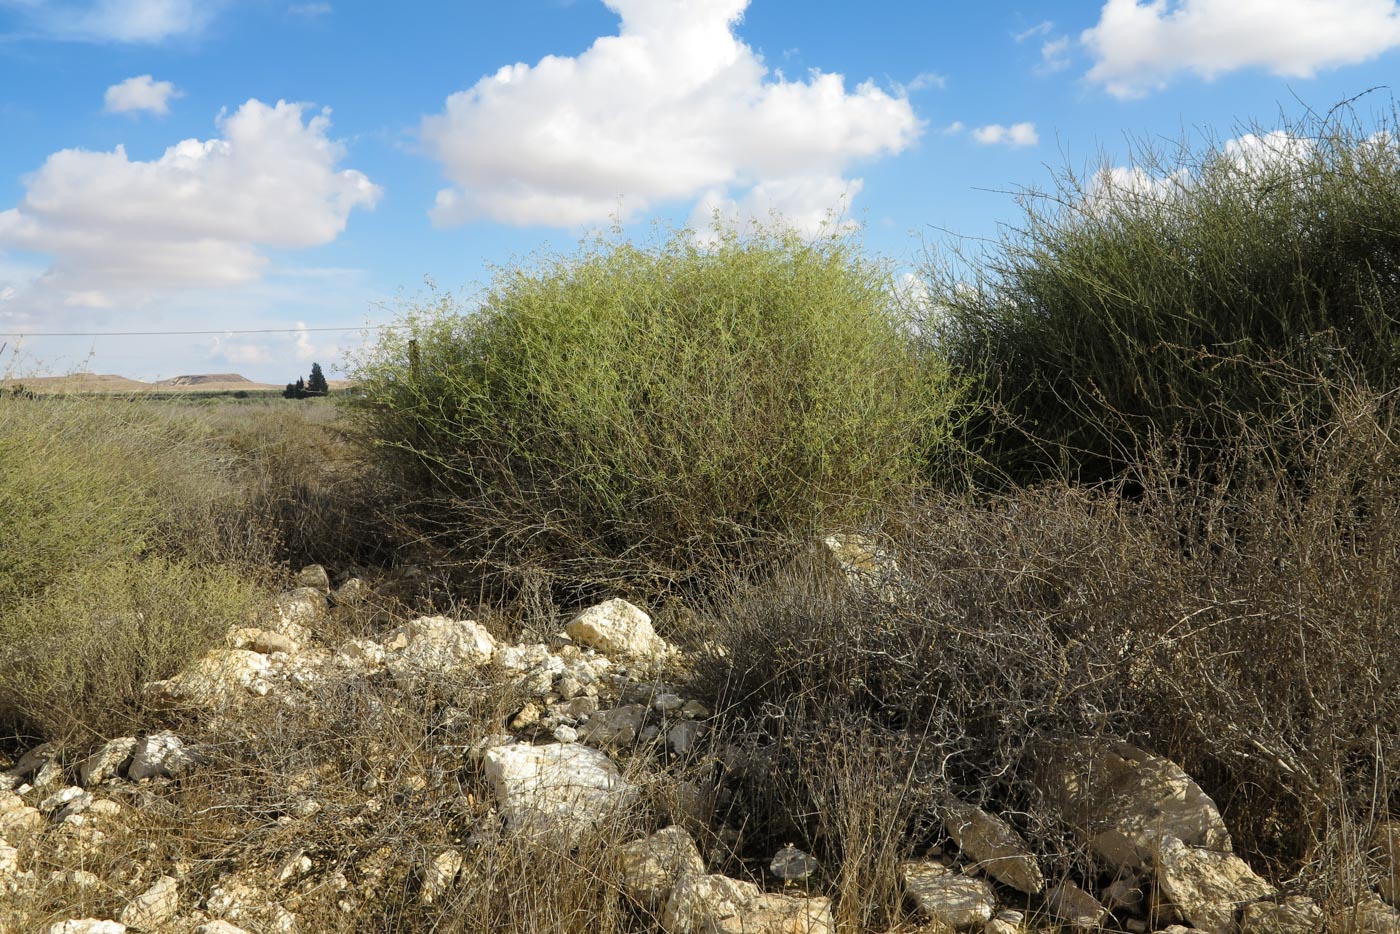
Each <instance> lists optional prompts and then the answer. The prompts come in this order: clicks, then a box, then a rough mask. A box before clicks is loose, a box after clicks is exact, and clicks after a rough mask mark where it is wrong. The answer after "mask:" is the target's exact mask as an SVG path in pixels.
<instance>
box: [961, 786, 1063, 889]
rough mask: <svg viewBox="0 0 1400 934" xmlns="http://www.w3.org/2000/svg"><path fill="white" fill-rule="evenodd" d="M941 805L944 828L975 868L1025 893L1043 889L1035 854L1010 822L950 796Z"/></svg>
mask: <svg viewBox="0 0 1400 934" xmlns="http://www.w3.org/2000/svg"><path fill="white" fill-rule="evenodd" d="M944 807H945V814H944V818H943V827H944V829H946V830H947V831H948V836H950V837H952V839H953V842H954V843H956V844H957V846H958V849H959V850H961V851H962V852H963V853H964V854H965V855H966V856H967V857H968V858H969V859H972V860H975V861H976V865H975V868H976V869H978V870H980V871H982V872H984V873H986V874H987V875H989V876H991V877H992V878H993V879H995V880H997V881H998V882H1000V883H1001V884H1002V885H1007V886H1010V887H1011V888H1013V889H1016V890H1017V891H1018V892H1025V893H1027V894H1028V895H1035V894H1038V893H1039V892H1040V891H1041V890H1042V889H1044V888H1045V876H1044V875H1042V874H1041V871H1040V865H1039V864H1038V863H1037V862H1036V859H1035V854H1033V853H1032V852H1031V849H1030V845H1029V844H1027V843H1026V841H1025V838H1023V837H1022V836H1021V835H1020V834H1019V833H1017V832H1016V831H1015V829H1014V828H1012V826H1011V825H1010V824H1008V823H1007V822H1006V821H1004V820H1002V819H1001V818H1000V817H997V816H996V815H994V814H989V813H988V812H986V811H984V810H982V809H981V808H979V807H974V806H973V805H971V804H966V803H964V802H962V801H957V800H953V799H949V800H948V801H946V802H944Z"/></svg>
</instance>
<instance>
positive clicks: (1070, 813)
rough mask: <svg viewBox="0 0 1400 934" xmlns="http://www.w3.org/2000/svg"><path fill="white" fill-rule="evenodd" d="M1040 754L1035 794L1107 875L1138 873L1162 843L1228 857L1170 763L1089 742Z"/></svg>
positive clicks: (1214, 816) (1212, 810) (1196, 796)
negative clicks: (1046, 800)
mask: <svg viewBox="0 0 1400 934" xmlns="http://www.w3.org/2000/svg"><path fill="white" fill-rule="evenodd" d="M1041 755H1042V758H1041V768H1040V772H1039V775H1038V776H1037V779H1038V780H1037V784H1038V786H1039V787H1040V789H1041V791H1042V792H1043V793H1044V794H1045V795H1046V796H1047V797H1048V798H1049V799H1050V800H1051V801H1052V802H1054V803H1055V804H1056V805H1057V806H1058V807H1059V808H1060V811H1061V814H1062V815H1063V816H1064V818H1065V820H1066V821H1068V822H1069V824H1070V825H1071V826H1072V827H1074V829H1075V830H1076V831H1078V832H1079V834H1080V835H1081V837H1082V838H1083V839H1084V840H1085V841H1086V842H1087V843H1088V844H1089V845H1090V847H1091V849H1092V850H1093V852H1094V855H1096V856H1097V857H1098V858H1099V859H1101V860H1103V861H1104V862H1105V863H1106V864H1107V865H1108V867H1109V868H1110V869H1114V870H1124V869H1126V870H1134V869H1139V868H1141V867H1142V866H1144V865H1145V864H1146V862H1147V861H1148V860H1149V859H1150V857H1151V855H1152V853H1153V852H1154V851H1155V850H1156V848H1157V841H1159V840H1160V839H1162V838H1163V837H1166V836H1172V837H1176V838H1177V839H1179V840H1181V841H1182V842H1184V843H1186V844H1187V845H1190V846H1204V847H1208V848H1210V849H1212V850H1218V851H1221V852H1229V850H1230V846H1231V843H1230V834H1229V832H1228V830H1227V829H1226V827H1225V822H1224V820H1222V819H1221V817H1220V811H1219V810H1218V809H1217V808H1216V806H1215V802H1214V801H1212V800H1211V799H1210V797H1209V796H1208V795H1207V794H1206V793H1205V792H1204V791H1202V790H1201V787H1200V786H1199V785H1197V784H1196V783H1195V782H1194V781H1192V780H1191V777H1190V776H1189V775H1187V774H1186V773H1185V772H1184V771H1182V770H1181V767H1180V766H1178V765H1176V763H1174V762H1172V761H1170V760H1168V759H1164V758H1162V757H1161V756H1156V755H1153V754H1152V753H1149V752H1145V751H1144V750H1141V749H1138V748H1137V747H1136V746H1132V745H1130V744H1128V743H1123V742H1106V743H1100V742H1096V741H1094V740H1068V741H1062V742H1058V743H1053V744H1047V745H1046V746H1045V747H1043V748H1042V749H1041Z"/></svg>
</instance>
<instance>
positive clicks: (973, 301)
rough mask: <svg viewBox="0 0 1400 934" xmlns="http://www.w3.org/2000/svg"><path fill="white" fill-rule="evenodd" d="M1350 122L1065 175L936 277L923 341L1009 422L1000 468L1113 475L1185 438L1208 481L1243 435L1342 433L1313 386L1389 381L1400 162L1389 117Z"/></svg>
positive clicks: (1396, 294) (1399, 338) (1396, 340)
mask: <svg viewBox="0 0 1400 934" xmlns="http://www.w3.org/2000/svg"><path fill="white" fill-rule="evenodd" d="M1347 113H1349V112H1348V111H1345V110H1344V111H1340V112H1338V113H1335V114H1332V115H1329V117H1327V118H1326V119H1315V120H1311V121H1306V122H1303V123H1301V124H1299V125H1295V126H1289V127H1287V128H1286V129H1284V130H1280V131H1275V132H1272V133H1262V132H1258V133H1250V134H1245V135H1242V136H1240V137H1239V138H1237V139H1235V140H1231V141H1229V142H1225V143H1222V142H1219V141H1215V140H1207V141H1206V142H1205V143H1203V144H1200V145H1193V144H1189V143H1183V144H1182V145H1181V146H1180V147H1179V148H1178V149H1177V150H1175V151H1163V150H1162V149H1160V148H1157V147H1155V146H1154V145H1139V146H1137V147H1136V148H1135V150H1134V151H1133V152H1132V154H1131V158H1130V162H1131V163H1132V167H1131V168H1130V169H1126V170H1125V169H1121V168H1120V169H1110V168H1108V167H1107V166H1106V165H1105V166H1104V167H1102V168H1100V169H1098V170H1097V171H1094V172H1090V173H1087V174H1079V173H1076V172H1073V171H1065V172H1062V173H1060V174H1059V175H1058V176H1057V177H1056V179H1055V184H1054V186H1053V188H1052V189H1051V190H1050V191H1048V192H1042V191H1028V192H1025V193H1024V195H1023V196H1022V197H1021V198H1019V199H1018V200H1019V202H1020V205H1021V207H1022V209H1023V217H1022V219H1021V220H1020V221H1019V222H1018V223H1016V224H1015V225H1014V226H1010V227H1008V228H1007V232H1006V233H1005V235H1004V236H1003V237H1002V239H1001V241H1000V243H999V244H997V245H996V246H994V247H993V248H991V249H989V250H988V251H987V252H986V253H985V254H984V255H982V256H980V257H978V258H976V259H975V260H974V261H973V262H971V263H970V264H955V263H950V264H948V265H947V267H946V269H945V270H944V271H943V272H936V271H935V272H931V279H932V280H933V281H934V282H935V286H934V293H935V297H934V301H933V303H932V306H931V307H933V308H936V309H938V315H939V320H938V321H937V322H936V323H935V324H934V326H933V327H931V328H930V333H933V332H937V333H938V334H939V335H940V338H941V339H942V340H943V341H945V342H946V344H947V346H948V347H949V348H950V353H951V354H952V357H953V358H954V359H955V360H956V361H957V362H958V364H959V366H960V367H961V368H963V369H964V371H965V372H966V373H967V374H969V375H970V376H972V377H974V378H978V379H980V380H982V381H983V388H984V389H985V391H986V393H987V395H988V396H989V397H990V398H991V399H993V400H994V402H995V405H993V406H991V407H989V409H988V411H992V410H997V411H999V413H1000V416H1001V417H1000V418H995V417H990V416H989V417H987V418H985V419H984V420H983V422H982V431H983V433H984V434H987V435H990V436H992V438H993V439H994V442H995V443H994V444H992V445H991V449H990V452H989V454H990V460H991V462H992V463H993V465H994V466H996V467H999V468H1000V469H1002V470H1003V471H1004V472H1005V473H1007V474H1009V475H1010V476H1011V477H1012V478H1013V479H1018V480H1023V481H1024V480H1031V479H1037V478H1042V477H1056V476H1064V475H1066V473H1067V474H1068V475H1070V476H1077V477H1082V478H1084V479H1087V480H1098V479H1103V478H1106V477H1109V476H1113V475H1116V474H1121V473H1123V472H1125V470H1126V467H1127V465H1130V464H1132V463H1134V462H1135V461H1136V460H1137V459H1138V458H1139V457H1140V456H1141V455H1142V454H1143V453H1144V452H1145V451H1146V450H1147V449H1148V448H1150V447H1151V446H1152V445H1154V444H1156V443H1158V442H1160V441H1161V440H1162V439H1163V438H1165V437H1168V436H1176V437H1177V439H1178V441H1179V442H1181V443H1183V444H1184V445H1186V448H1185V452H1186V453H1188V454H1189V455H1190V458H1191V462H1192V463H1193V464H1195V465H1196V468H1197V469H1198V470H1200V471H1205V470H1208V469H1213V468H1214V467H1215V463H1214V461H1215V455H1216V453H1217V452H1220V451H1222V450H1223V449H1224V448H1226V447H1228V445H1229V444H1230V443H1231V441H1232V439H1233V438H1234V436H1235V434H1236V433H1237V431H1238V428H1239V424H1240V422H1241V421H1242V420H1246V419H1253V420H1259V421H1264V422H1276V421H1285V422H1289V423H1294V424H1297V425H1299V426H1304V427H1305V426H1307V425H1319V424H1325V423H1327V422H1328V420H1329V419H1330V418H1331V417H1332V414H1333V413H1332V412H1331V411H1330V410H1329V409H1328V398H1327V396H1326V394H1325V393H1322V392H1319V391H1317V386H1318V384H1317V383H1315V382H1310V381H1309V380H1306V379H1305V380H1303V381H1301V382H1300V381H1299V379H1298V375H1299V374H1306V375H1307V376H1308V377H1311V376H1312V375H1314V374H1318V373H1321V374H1323V375H1325V376H1327V377H1329V378H1334V379H1335V378H1340V377H1342V376H1344V375H1349V376H1351V377H1354V378H1357V379H1359V380H1361V381H1363V382H1367V383H1369V384H1370V385H1373V386H1384V385H1386V383H1387V381H1389V380H1393V378H1394V373H1396V372H1397V371H1400V147H1397V144H1396V136H1395V135H1394V133H1393V126H1394V123H1395V121H1394V118H1393V117H1392V118H1391V119H1388V120H1382V121H1381V122H1380V124H1379V126H1378V127H1376V128H1371V129H1363V128H1362V127H1361V126H1360V125H1359V123H1349V122H1347V118H1346V115H1347ZM1284 453H1286V452H1284Z"/></svg>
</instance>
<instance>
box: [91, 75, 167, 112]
mask: <svg viewBox="0 0 1400 934" xmlns="http://www.w3.org/2000/svg"><path fill="white" fill-rule="evenodd" d="M179 96H180V92H179V91H177V90H175V85H173V84H171V83H170V82H169V81H156V80H155V79H153V78H152V77H151V76H150V75H137V76H136V77H135V78H127V79H126V80H125V81H123V82H122V83H121V84H114V85H112V86H111V87H110V88H108V89H107V94H106V96H105V98H104V102H105V105H106V106H105V109H106V111H107V112H108V113H131V112H133V111H138V110H149V111H150V112H151V113H157V114H167V113H170V99H171V98H172V97H179Z"/></svg>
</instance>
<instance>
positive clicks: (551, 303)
mask: <svg viewBox="0 0 1400 934" xmlns="http://www.w3.org/2000/svg"><path fill="white" fill-rule="evenodd" d="M888 272H889V271H888V270H887V269H886V268H885V267H884V266H883V265H881V264H879V263H876V262H873V261H871V260H869V259H866V258H865V257H864V256H862V255H861V253H860V252H859V251H858V249H857V246H856V244H854V243H853V242H851V241H850V240H847V239H826V240H819V241H816V242H808V241H804V240H801V239H799V238H798V237H797V236H796V235H788V234H770V235H765V236H760V237H757V238H754V239H748V240H741V239H739V238H738V237H736V236H729V237H726V238H724V239H723V240H722V241H721V242H719V243H718V244H717V245H714V246H712V247H701V246H699V245H697V244H696V243H695V242H694V240H693V239H692V238H690V237H689V236H688V235H687V234H676V235H674V236H672V237H670V238H669V239H667V240H665V241H664V242H660V243H656V244H643V245H633V244H627V243H613V242H605V241H599V242H594V243H591V244H588V245H585V246H584V247H583V248H582V249H581V251H580V252H579V253H577V254H576V255H573V256H568V257H561V256H549V257H544V258H543V259H541V260H540V261H539V262H538V263H537V264H535V265H533V266H528V267H525V266H522V267H518V268H514V269H509V270H504V271H502V272H501V273H500V274H499V275H498V277H497V279H496V281H495V282H494V284H493V286H492V287H491V289H490V290H489V292H487V293H486V295H485V296H484V298H483V299H482V301H481V303H480V307H479V308H476V309H474V310H467V309H464V308H463V307H462V306H461V305H460V304H459V303H458V302H457V301H455V300H454V299H452V298H450V297H446V298H442V299H440V300H439V301H438V302H437V303H436V304H434V305H430V306H428V307H424V308H420V309H417V310H416V311H414V312H412V313H410V314H409V315H407V316H406V317H405V319H404V321H403V324H404V325H405V327H403V328H401V329H398V330H393V331H389V332H386V336H385V337H384V338H383V339H382V341H381V343H379V345H378V346H377V347H375V348H373V349H372V350H371V351H370V352H369V353H368V354H367V355H366V356H365V357H363V358H362V359H361V360H360V361H359V364H358V368H357V372H356V373H355V374H354V375H355V377H356V378H357V379H358V380H359V384H360V389H361V394H360V396H359V398H358V399H357V400H355V401H352V403H351V404H352V405H354V406H355V411H356V413H357V415H358V417H359V420H360V423H361V425H362V427H363V430H364V433H365V436H366V438H367V439H368V440H369V442H370V443H371V444H372V445H373V449H374V451H375V452H376V454H377V456H378V457H379V458H381V459H383V462H385V463H388V464H390V465H391V469H392V470H393V471H394V473H395V474H396V475H397V476H398V477H399V478H400V480H401V481H402V482H403V483H404V484H405V485H406V487H407V488H408V489H410V490H411V491H412V492H413V493H415V494H416V496H417V497H418V500H419V504H420V508H419V509H418V510H417V512H416V520H417V525H416V527H415V532H416V534H417V535H418V536H419V537H420V538H421V539H422V540H423V541H425V542H428V543H430V544H433V545H436V546H438V547H439V548H441V549H442V555H443V556H444V557H445V558H446V559H449V560H456V561H463V562H483V563H484V566H485V567H487V568H489V569H495V570H509V571H512V572H518V571H520V570H521V569H527V568H544V569H545V570H547V571H548V572H550V573H552V574H557V575H558V576H559V577H560V579H562V580H564V581H566V582H569V583H571V584H574V585H576V586H584V587H586V586H588V585H590V584H593V583H596V582H600V581H609V582H612V583H614V584H616V583H619V582H626V583H631V584H634V585H636V584H643V585H656V584H658V583H660V584H672V583H675V582H677V581H682V580H685V579H687V578H690V577H692V576H693V575H696V574H700V573H702V572H703V571H704V570H705V569H707V568H713V567H715V566H716V565H717V564H719V563H720V562H723V563H725V564H727V565H728V566H730V567H731V568H732V567H741V566H743V565H744V564H746V563H747V562H749V561H752V560H755V558H756V557H757V556H759V555H761V554H763V553H765V551H766V550H767V549H770V548H774V547H777V548H781V546H782V545H783V543H787V542H791V541H793V540H795V539H799V538H802V537H804V536H806V535H807V534H809V532H810V531H811V530H813V529H815V528H817V527H820V526H824V525H827V524H831V523H839V522H850V521H853V520H854V519H855V518H857V517H859V516H860V515H861V514H862V513H863V512H864V511H865V510H866V509H867V508H868V507H869V504H870V503H872V502H878V501H880V500H882V499H884V498H886V497H888V496H890V495H892V494H893V493H894V492H895V491H897V490H899V489H901V488H902V487H904V486H905V485H907V484H908V483H909V482H911V481H912V480H913V479H914V478H915V476H916V474H917V471H918V465H919V462H920V460H921V459H922V458H924V457H925V456H927V455H928V454H929V452H930V451H931V450H932V449H935V448H937V447H938V445H939V444H940V443H944V442H946V441H947V440H948V438H949V435H950V424H951V422H950V416H949V413H950V410H951V408H952V403H953V401H954V399H955V397H956V396H957V392H956V389H955V386H954V384H953V382H952V381H951V380H950V379H949V378H948V376H947V373H946V370H945V369H944V368H943V367H941V366H939V365H937V364H936V362H929V361H926V360H920V359H918V358H917V357H916V355H915V352H914V350H913V348H912V346H911V343H910V341H909V340H908V339H907V337H906V333H905V331H904V330H903V328H902V325H901V321H900V320H899V319H898V316H897V314H896V312H895V306H896V298H895V294H894V290H893V289H892V288H891V283H890V277H889V274H888Z"/></svg>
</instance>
